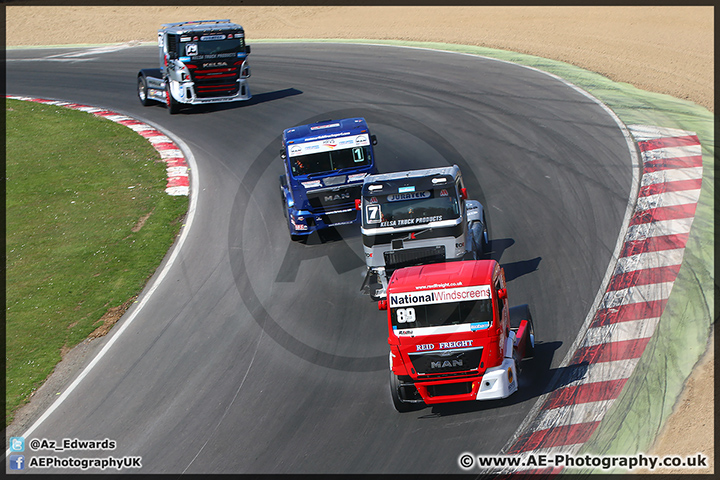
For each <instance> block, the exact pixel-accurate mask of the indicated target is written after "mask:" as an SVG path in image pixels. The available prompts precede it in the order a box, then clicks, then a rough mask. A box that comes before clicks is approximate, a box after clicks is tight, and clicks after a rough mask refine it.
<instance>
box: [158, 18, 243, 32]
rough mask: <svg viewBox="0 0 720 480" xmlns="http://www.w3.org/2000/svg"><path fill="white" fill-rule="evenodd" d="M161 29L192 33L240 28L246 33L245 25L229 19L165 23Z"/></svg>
mask: <svg viewBox="0 0 720 480" xmlns="http://www.w3.org/2000/svg"><path fill="white" fill-rule="evenodd" d="M160 30H163V31H167V32H170V33H178V34H181V33H191V32H212V31H216V30H217V31H226V30H240V31H241V32H243V33H244V31H243V27H242V26H241V25H238V24H237V23H232V22H230V21H229V20H200V21H192V22H176V23H163V24H162V25H161V28H160Z"/></svg>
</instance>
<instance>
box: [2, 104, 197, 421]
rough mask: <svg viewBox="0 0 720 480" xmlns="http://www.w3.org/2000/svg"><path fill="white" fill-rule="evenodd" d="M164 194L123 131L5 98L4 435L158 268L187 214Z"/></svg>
mask: <svg viewBox="0 0 720 480" xmlns="http://www.w3.org/2000/svg"><path fill="white" fill-rule="evenodd" d="M165 185H166V171H165V164H164V163H162V162H161V161H160V155H159V154H158V152H157V151H156V150H155V149H154V148H153V147H152V146H151V145H150V144H149V143H148V142H147V141H146V140H145V139H144V138H142V137H140V136H139V135H137V134H136V133H135V132H133V131H132V130H130V129H128V128H127V127H124V126H122V125H119V124H116V123H113V122H111V121H109V120H106V119H102V118H99V117H95V116H93V115H90V114H88V113H84V112H80V111H75V110H71V109H68V108H63V107H57V106H50V105H43V104H38V103H34V102H25V101H17V100H6V189H7V191H6V247H5V248H6V251H5V254H6V269H7V272H6V310H5V311H6V341H5V343H6V358H5V361H6V367H5V374H6V410H5V422H6V425H9V424H10V423H11V422H12V420H13V416H14V412H15V411H16V410H17V408H18V407H19V406H21V405H22V404H24V403H25V402H26V401H27V400H28V398H29V396H30V394H31V393H32V392H33V391H34V390H35V389H37V388H38V387H39V386H40V385H41V384H42V383H43V382H44V381H45V379H46V378H47V376H48V375H49V374H50V373H51V372H52V370H53V368H54V367H55V365H56V364H57V363H58V362H59V361H60V360H61V351H63V349H69V348H72V347H73V346H75V345H77V344H78V343H80V342H82V341H83V340H84V339H86V338H87V337H88V335H90V334H91V333H92V332H93V331H94V330H96V329H97V328H98V327H100V326H101V325H102V323H103V322H99V320H100V319H101V317H103V315H104V314H105V313H106V312H107V311H108V310H109V309H112V308H117V307H119V306H121V305H123V304H124V303H126V302H127V301H128V300H130V299H132V298H133V297H134V296H136V295H138V293H140V291H141V290H142V288H143V286H144V285H145V283H146V282H147V280H148V279H149V277H150V276H151V275H152V274H153V272H154V271H155V270H156V268H157V267H158V265H159V264H160V262H161V261H162V259H163V257H164V256H165V254H166V253H167V251H168V249H169V247H170V246H171V245H172V243H173V241H174V239H175V237H176V235H177V234H178V232H179V230H180V228H181V226H182V219H183V217H184V215H185V213H186V212H187V206H188V198H187V197H175V196H170V195H167V194H166V193H165V192H164V189H165ZM148 215H149V216H148ZM145 217H147V218H146V220H145V221H144V223H142V221H141V219H145ZM141 225H142V227H141V228H139V230H138V227H140V226H141Z"/></svg>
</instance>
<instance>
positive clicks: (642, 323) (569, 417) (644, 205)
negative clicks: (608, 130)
mask: <svg viewBox="0 0 720 480" xmlns="http://www.w3.org/2000/svg"><path fill="white" fill-rule="evenodd" d="M629 129H630V131H631V132H632V134H633V137H634V138H635V141H636V142H637V144H638V147H639V149H640V151H641V153H642V159H643V172H644V173H643V176H642V178H641V189H640V191H639V194H638V198H637V203H636V206H635V211H634V213H633V216H632V218H631V220H630V228H629V229H628V231H627V234H626V237H625V239H624V246H623V248H622V251H621V253H620V258H618V260H617V265H616V266H615V270H614V272H613V276H612V278H611V280H610V282H609V284H608V288H607V290H606V292H605V295H604V297H603V299H602V301H601V302H600V305H599V307H598V309H597V311H596V312H595V313H594V316H593V319H592V322H591V323H590V326H589V328H588V330H587V331H586V332H585V335H584V337H583V339H582V342H581V343H580V344H579V346H578V349H577V350H576V351H575V353H574V356H573V357H572V359H571V361H570V362H569V364H568V366H567V367H565V368H564V370H565V372H564V374H563V375H562V376H561V377H560V378H559V379H558V382H557V383H556V384H557V385H561V387H558V388H555V389H554V390H553V391H551V392H550V393H548V394H546V395H545V396H544V397H543V398H542V399H541V402H542V403H541V407H540V410H539V413H538V415H537V416H536V417H535V418H533V419H531V421H530V423H529V424H527V427H526V428H524V429H523V430H522V431H519V432H517V433H516V437H515V439H514V440H513V441H512V443H511V444H510V446H509V448H507V449H506V451H505V452H504V453H506V454H517V455H525V454H530V453H548V452H553V453H566V454H577V452H578V451H579V450H580V448H581V447H582V446H583V445H584V443H585V442H586V441H587V440H588V439H589V438H590V437H591V436H592V434H593V433H594V432H595V430H597V428H598V426H599V425H600V423H601V421H602V419H603V417H604V415H605V414H606V413H607V412H608V410H609V409H610V407H611V406H612V405H613V403H614V401H615V400H616V399H617V398H618V397H619V396H620V393H621V392H622V389H623V387H624V386H625V384H626V383H627V381H628V379H629V378H630V376H631V375H632V373H633V371H634V370H635V366H636V365H637V363H638V361H639V359H640V357H641V356H642V354H643V352H644V351H645V347H646V346H647V344H648V343H649V341H650V339H651V337H652V335H653V333H654V332H655V330H656V328H657V326H658V324H659V322H660V317H661V315H662V312H663V311H664V309H665V305H666V304H667V299H668V297H669V296H670V292H671V291H672V287H673V283H674V281H675V279H676V278H677V274H678V272H679V270H680V266H681V264H682V260H683V254H684V251H685V246H686V244H687V240H688V237H689V233H690V228H691V226H692V222H693V219H694V216H695V209H696V206H697V202H698V199H699V197H700V185H701V182H702V174H703V172H702V155H701V149H700V141H699V139H698V137H697V135H695V133H693V132H687V131H683V130H675V129H665V128H659V127H652V126H641V125H631V126H629ZM515 471H518V470H515ZM560 471H562V468H556V467H554V468H546V469H531V470H524V471H523V473H537V474H540V473H542V474H550V475H553V474H557V473H559V472H560ZM504 473H510V472H504Z"/></svg>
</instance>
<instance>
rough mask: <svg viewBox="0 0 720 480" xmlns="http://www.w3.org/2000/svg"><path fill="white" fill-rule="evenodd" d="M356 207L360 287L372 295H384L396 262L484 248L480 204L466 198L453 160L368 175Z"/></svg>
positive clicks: (446, 257) (456, 256)
mask: <svg viewBox="0 0 720 480" xmlns="http://www.w3.org/2000/svg"><path fill="white" fill-rule="evenodd" d="M358 208H359V209H360V210H361V211H362V228H361V232H362V240H363V250H364V253H365V261H366V265H367V268H368V274H367V276H366V278H365V282H364V283H363V287H362V291H363V293H366V294H369V295H371V297H372V298H373V299H379V298H382V297H384V296H385V289H386V287H387V278H388V277H389V276H390V275H391V274H392V272H393V271H394V270H395V269H397V268H402V267H407V266H411V265H421V264H427V263H437V262H446V261H455V260H463V259H468V258H472V259H477V258H480V256H481V255H482V254H483V253H484V252H485V251H486V250H487V245H488V233H487V223H486V221H485V214H484V210H483V206H482V205H481V204H480V202H478V201H475V200H469V199H468V194H467V190H466V188H465V185H464V183H463V179H462V174H461V172H460V168H459V167H458V166H457V165H453V166H450V167H440V168H429V169H421V170H410V171H403V172H393V173H385V174H378V175H371V176H368V177H366V178H365V181H364V182H363V187H362V199H361V202H360V203H359V205H358Z"/></svg>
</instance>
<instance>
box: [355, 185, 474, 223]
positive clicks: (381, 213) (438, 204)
mask: <svg viewBox="0 0 720 480" xmlns="http://www.w3.org/2000/svg"><path fill="white" fill-rule="evenodd" d="M365 200H366V204H365V223H366V226H367V227H396V226H406V225H420V224H423V223H429V222H439V221H442V220H451V219H456V218H459V216H460V207H459V203H458V198H457V195H456V192H455V189H454V188H452V187H449V188H435V189H431V190H426V191H422V192H411V193H392V194H389V195H378V196H373V197H369V198H366V199H365Z"/></svg>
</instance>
